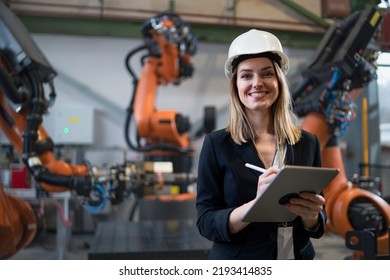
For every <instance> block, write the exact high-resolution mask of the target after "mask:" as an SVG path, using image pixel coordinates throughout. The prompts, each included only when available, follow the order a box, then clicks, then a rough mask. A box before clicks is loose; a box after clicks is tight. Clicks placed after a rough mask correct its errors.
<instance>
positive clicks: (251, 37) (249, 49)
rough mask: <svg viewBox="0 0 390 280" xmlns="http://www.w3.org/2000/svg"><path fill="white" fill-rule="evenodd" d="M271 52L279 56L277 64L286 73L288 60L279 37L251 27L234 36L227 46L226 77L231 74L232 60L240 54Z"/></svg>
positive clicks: (230, 76)
mask: <svg viewBox="0 0 390 280" xmlns="http://www.w3.org/2000/svg"><path fill="white" fill-rule="evenodd" d="M261 53H272V54H276V55H277V56H279V57H280V63H279V66H280V68H281V69H282V71H283V72H284V73H285V74H287V72H288V68H289V61H288V57H287V55H286V54H285V53H284V52H283V48H282V44H281V43H280V41H279V39H278V38H277V37H276V36H275V35H273V34H272V33H269V32H267V31H262V30H256V29H251V30H249V31H247V32H245V33H243V34H241V35H239V36H238V37H236V38H235V39H234V40H233V42H232V43H231V44H230V47H229V54H228V59H227V60H226V63H225V75H226V77H228V79H231V78H232V76H233V71H234V69H233V66H232V63H233V60H234V59H235V58H236V57H239V56H241V55H251V54H261Z"/></svg>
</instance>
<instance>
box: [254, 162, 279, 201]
mask: <svg viewBox="0 0 390 280" xmlns="http://www.w3.org/2000/svg"><path fill="white" fill-rule="evenodd" d="M279 171H280V169H279V168H277V167H274V166H273V167H270V168H268V169H267V171H265V172H264V173H263V174H261V175H260V176H259V179H258V181H257V193H256V198H257V197H259V196H261V195H262V194H263V192H264V191H265V190H266V189H267V187H268V186H269V184H270V183H271V182H272V180H273V179H274V178H275V176H276V174H277V173H278V172H279Z"/></svg>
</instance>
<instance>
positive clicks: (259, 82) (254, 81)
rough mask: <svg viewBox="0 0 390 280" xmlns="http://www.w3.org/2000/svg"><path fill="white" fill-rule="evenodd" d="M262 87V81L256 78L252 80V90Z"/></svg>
mask: <svg viewBox="0 0 390 280" xmlns="http://www.w3.org/2000/svg"><path fill="white" fill-rule="evenodd" d="M263 85H264V84H263V80H262V79H261V78H260V77H257V78H255V79H254V80H253V87H254V88H258V87H262V86H263Z"/></svg>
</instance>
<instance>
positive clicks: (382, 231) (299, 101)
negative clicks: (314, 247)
mask: <svg viewBox="0 0 390 280" xmlns="http://www.w3.org/2000/svg"><path fill="white" fill-rule="evenodd" d="M381 21H382V16H381V14H380V13H379V12H378V11H377V10H376V9H375V8H372V9H369V10H364V11H359V12H355V13H354V14H352V15H350V16H349V17H348V18H346V19H345V20H343V21H341V22H338V23H336V24H334V25H333V26H332V27H331V28H330V29H329V30H328V32H327V33H326V34H325V36H324V37H323V39H322V41H321V42H320V44H319V46H318V48H317V50H316V53H315V56H314V59H313V60H312V61H310V63H309V64H307V67H306V68H305V70H304V71H302V75H303V77H304V79H303V81H302V82H300V83H297V84H296V85H295V86H293V87H292V88H293V91H292V94H293V99H294V104H295V111H296V113H297V114H298V115H299V116H300V117H301V118H302V126H303V128H304V129H306V130H308V131H311V132H312V133H314V134H316V135H317V136H318V138H319V140H320V144H321V149H322V158H323V166H324V167H336V168H339V169H340V174H339V175H338V176H337V177H336V178H335V179H334V180H333V181H332V182H331V183H330V185H329V186H327V188H326V189H325V190H324V195H325V199H326V205H325V206H326V209H327V213H328V218H329V220H328V224H327V230H328V231H331V232H334V233H336V234H338V235H341V236H343V237H345V236H346V235H347V233H348V232H351V231H358V230H365V229H374V230H375V233H376V236H377V244H378V246H377V247H378V252H379V254H386V253H387V254H388V253H389V252H388V250H389V233H388V228H389V226H390V205H389V204H388V202H387V201H386V200H385V199H384V198H382V197H381V196H380V195H378V193H377V192H375V191H370V190H369V189H367V188H364V185H365V184H366V182H367V178H366V177H363V176H361V177H358V178H356V177H355V178H354V180H353V181H350V180H349V179H348V178H347V176H346V172H345V169H344V162H343V157H342V151H341V148H340V146H339V140H340V138H341V137H342V136H343V134H344V132H345V130H346V129H347V127H348V125H349V124H350V123H351V122H352V121H353V120H354V119H355V117H356V113H355V108H356V107H355V106H356V105H355V100H356V98H357V97H358V96H359V95H360V94H361V93H362V92H363V90H364V87H365V86H366V85H367V84H368V83H369V82H370V81H372V80H374V79H376V59H377V56H378V49H377V48H376V47H375V44H370V43H372V42H373V41H374V38H375V36H376V35H377V34H378V30H379V27H380V24H381ZM363 109H367V108H363ZM365 113H366V112H365ZM373 190H374V188H373ZM354 253H355V254H356V255H355V257H356V258H359V257H360V256H359V254H361V252H354Z"/></svg>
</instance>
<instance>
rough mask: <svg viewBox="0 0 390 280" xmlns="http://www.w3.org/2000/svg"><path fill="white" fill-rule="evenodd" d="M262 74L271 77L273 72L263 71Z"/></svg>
mask: <svg viewBox="0 0 390 280" xmlns="http://www.w3.org/2000/svg"><path fill="white" fill-rule="evenodd" d="M263 76H264V77H272V76H274V73H273V72H272V71H270V72H265V73H264V74H263Z"/></svg>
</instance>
